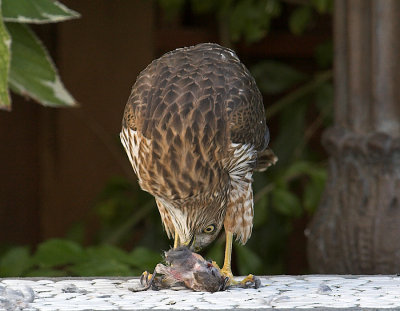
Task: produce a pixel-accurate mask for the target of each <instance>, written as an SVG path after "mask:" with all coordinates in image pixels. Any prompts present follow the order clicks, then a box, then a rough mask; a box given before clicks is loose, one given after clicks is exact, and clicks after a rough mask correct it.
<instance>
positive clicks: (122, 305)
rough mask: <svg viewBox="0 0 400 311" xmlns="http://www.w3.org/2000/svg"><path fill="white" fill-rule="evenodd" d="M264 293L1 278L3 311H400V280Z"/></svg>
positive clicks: (337, 282)
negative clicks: (141, 288) (140, 289)
mask: <svg viewBox="0 0 400 311" xmlns="http://www.w3.org/2000/svg"><path fill="white" fill-rule="evenodd" d="M261 280H262V286H261V288H259V289H230V290H227V291H224V292H217V293H213V294H211V293H202V292H193V291H190V290H187V289H182V290H179V291H176V290H160V291H152V290H149V291H145V292H138V293H133V292H131V291H130V290H129V288H132V287H137V286H139V280H138V278H30V279H29V278H20V279H11V278H6V279H0V310H7V311H8V310H32V311H33V310H43V311H45V310H46V311H47V310H48V311H55V310H74V311H83V310H95V311H97V310H236V309H237V310H264V309H278V310H280V309H282V310H288V309H297V308H298V309H302V310H327V309H334V310H368V309H370V310H400V277H398V276H338V275H304V276H271V277H262V278H261Z"/></svg>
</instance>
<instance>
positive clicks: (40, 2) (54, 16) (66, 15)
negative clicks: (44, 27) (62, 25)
mask: <svg viewBox="0 0 400 311" xmlns="http://www.w3.org/2000/svg"><path fill="white" fill-rule="evenodd" d="M2 8H3V16H4V20H5V21H6V22H18V23H36V24H42V23H56V22H61V21H65V20H68V19H72V18H78V17H80V15H79V13H77V12H75V11H73V10H70V9H68V8H67V7H66V6H64V5H63V4H61V3H60V2H58V1H53V0H2Z"/></svg>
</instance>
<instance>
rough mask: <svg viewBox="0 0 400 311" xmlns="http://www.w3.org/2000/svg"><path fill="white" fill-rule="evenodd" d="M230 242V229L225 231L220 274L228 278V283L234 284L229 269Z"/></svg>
mask: <svg viewBox="0 0 400 311" xmlns="http://www.w3.org/2000/svg"><path fill="white" fill-rule="evenodd" d="M232 242H233V233H232V232H230V231H226V240H225V258H224V266H223V267H222V269H221V274H222V275H223V276H225V277H228V278H229V285H235V284H237V283H238V282H237V281H235V279H234V278H233V274H232V269H231V258H232Z"/></svg>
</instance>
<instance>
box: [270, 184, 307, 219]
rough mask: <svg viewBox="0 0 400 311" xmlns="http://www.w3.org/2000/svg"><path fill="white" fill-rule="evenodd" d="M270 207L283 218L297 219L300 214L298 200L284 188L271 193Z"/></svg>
mask: <svg viewBox="0 0 400 311" xmlns="http://www.w3.org/2000/svg"><path fill="white" fill-rule="evenodd" d="M272 205H273V207H274V208H275V210H277V211H278V212H279V213H281V214H283V215H285V216H289V217H299V216H301V214H302V209H301V205H300V200H299V199H298V198H297V197H296V196H295V195H294V194H293V193H291V192H290V191H288V190H287V189H285V188H276V189H275V190H274V191H273V192H272Z"/></svg>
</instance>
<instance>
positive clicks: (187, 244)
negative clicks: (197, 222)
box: [182, 235, 195, 249]
mask: <svg viewBox="0 0 400 311" xmlns="http://www.w3.org/2000/svg"><path fill="white" fill-rule="evenodd" d="M194 241H195V238H194V235H193V236H192V238H191V239H190V241H189V242H185V243H182V245H184V246H186V247H188V248H190V249H192V245H193V243H194Z"/></svg>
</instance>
